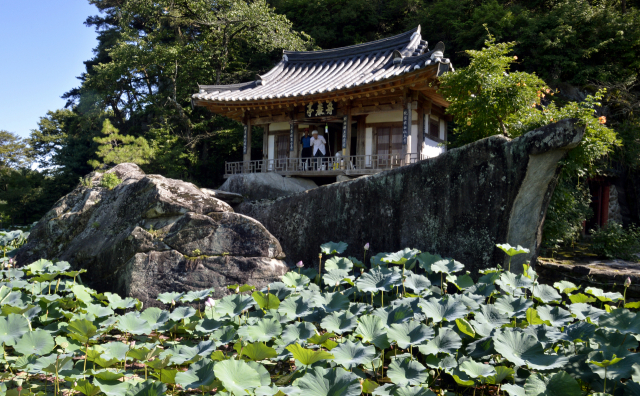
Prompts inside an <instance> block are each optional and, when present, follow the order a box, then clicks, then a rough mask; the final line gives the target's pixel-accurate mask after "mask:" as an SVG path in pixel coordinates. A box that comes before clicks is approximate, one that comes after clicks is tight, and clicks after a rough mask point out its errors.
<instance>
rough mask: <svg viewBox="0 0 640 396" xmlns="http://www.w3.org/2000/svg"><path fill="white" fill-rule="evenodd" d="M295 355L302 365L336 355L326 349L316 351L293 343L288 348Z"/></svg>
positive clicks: (308, 364)
mask: <svg viewBox="0 0 640 396" xmlns="http://www.w3.org/2000/svg"><path fill="white" fill-rule="evenodd" d="M286 349H287V350H288V351H289V352H291V354H293V357H294V358H296V359H297V360H298V361H299V362H300V363H301V364H302V365H304V366H310V365H312V364H314V363H316V362H319V361H320V360H327V359H333V358H334V356H333V355H332V354H330V353H329V352H325V351H314V350H312V349H305V348H303V347H301V346H300V345H299V344H292V345H289V346H288V347H287V348H286Z"/></svg>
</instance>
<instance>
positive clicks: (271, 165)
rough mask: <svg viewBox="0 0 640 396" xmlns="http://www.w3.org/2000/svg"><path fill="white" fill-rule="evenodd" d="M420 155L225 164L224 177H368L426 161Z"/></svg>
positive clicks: (384, 155)
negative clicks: (322, 174)
mask: <svg viewBox="0 0 640 396" xmlns="http://www.w3.org/2000/svg"><path fill="white" fill-rule="evenodd" d="M426 158H427V157H424V158H423V156H421V155H419V154H418V153H409V154H406V155H389V154H373V155H351V156H348V157H339V156H335V157H324V158H281V159H270V160H257V161H238V162H226V163H225V175H235V174H240V173H260V172H276V173H281V174H289V173H302V172H326V173H327V174H334V173H335V174H339V173H344V174H368V173H377V172H380V171H383V170H389V169H394V168H398V167H400V166H404V165H408V164H413V163H415V162H417V161H420V160H422V159H426Z"/></svg>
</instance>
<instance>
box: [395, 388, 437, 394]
mask: <svg viewBox="0 0 640 396" xmlns="http://www.w3.org/2000/svg"><path fill="white" fill-rule="evenodd" d="M392 395H393V396H436V394H435V393H433V392H432V391H431V390H429V389H428V388H423V387H421V386H403V387H400V388H398V389H396V390H394V391H393V393H392Z"/></svg>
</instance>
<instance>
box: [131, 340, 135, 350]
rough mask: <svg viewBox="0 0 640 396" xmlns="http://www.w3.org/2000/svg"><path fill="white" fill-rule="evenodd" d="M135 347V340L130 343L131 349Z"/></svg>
mask: <svg viewBox="0 0 640 396" xmlns="http://www.w3.org/2000/svg"><path fill="white" fill-rule="evenodd" d="M134 346H136V341H135V340H133V341H131V342H130V343H129V348H133V347H134Z"/></svg>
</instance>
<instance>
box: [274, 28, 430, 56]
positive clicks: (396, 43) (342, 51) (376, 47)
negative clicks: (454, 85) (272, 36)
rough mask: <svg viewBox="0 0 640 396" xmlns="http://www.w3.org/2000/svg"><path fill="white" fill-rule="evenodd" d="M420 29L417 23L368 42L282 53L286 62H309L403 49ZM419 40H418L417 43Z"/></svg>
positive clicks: (410, 42)
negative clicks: (412, 26)
mask: <svg viewBox="0 0 640 396" xmlns="http://www.w3.org/2000/svg"><path fill="white" fill-rule="evenodd" d="M420 31H421V28H420V25H418V27H416V28H415V29H411V30H409V31H407V32H404V33H401V34H398V35H396V36H392V37H387V38H384V39H380V40H376V41H370V42H368V43H362V44H356V45H350V46H348V47H340V48H333V49H327V50H319V51H284V55H285V57H286V58H285V59H286V61H287V62H300V61H301V62H310V61H319V60H325V59H336V58H342V57H346V56H357V55H361V54H365V53H371V52H375V51H380V50H384V49H392V48H393V49H398V50H400V51H403V50H405V49H406V48H407V47H408V46H410V45H411V44H412V42H415V40H414V38H415V34H416V33H417V34H418V35H420ZM419 42H420V41H419V40H418V43H419Z"/></svg>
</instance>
